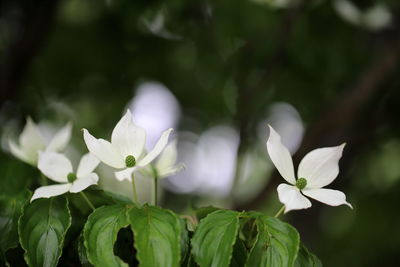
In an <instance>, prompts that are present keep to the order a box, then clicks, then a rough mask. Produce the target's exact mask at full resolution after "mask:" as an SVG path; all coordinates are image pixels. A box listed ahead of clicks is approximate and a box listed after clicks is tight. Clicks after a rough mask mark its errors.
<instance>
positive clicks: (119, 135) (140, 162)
mask: <svg viewBox="0 0 400 267" xmlns="http://www.w3.org/2000/svg"><path fill="white" fill-rule="evenodd" d="M171 132H172V128H170V129H168V130H166V131H164V132H163V133H162V135H161V137H160V139H159V140H158V141H157V143H156V145H155V146H154V148H153V149H152V150H151V151H150V152H149V153H147V154H146V155H144V154H145V153H143V152H144V147H145V144H146V132H145V130H144V129H143V128H141V127H139V126H137V125H135V124H134V123H133V121H132V114H131V112H130V111H129V110H128V111H127V112H126V114H125V115H124V116H123V117H122V118H121V120H120V121H119V122H118V123H117V125H116V126H115V128H114V130H113V132H112V135H111V142H109V141H106V140H104V139H96V138H95V137H93V136H92V135H91V134H90V133H89V132H88V130H86V129H83V138H84V139H85V143H86V146H87V147H88V149H89V151H90V152H91V153H92V154H93V155H95V156H96V157H97V158H98V159H99V160H100V161H102V162H103V163H105V164H107V165H108V166H111V167H113V168H116V169H122V170H120V171H118V172H115V177H116V178H117V179H118V180H120V181H122V180H124V179H127V180H131V179H132V178H131V175H132V173H133V172H134V171H135V170H137V169H140V168H143V167H145V166H146V165H148V164H150V163H151V162H152V161H153V160H154V159H155V158H156V157H157V156H158V155H159V154H160V153H161V152H162V151H163V149H164V148H165V146H166V145H167V143H168V137H169V135H170V134H171Z"/></svg>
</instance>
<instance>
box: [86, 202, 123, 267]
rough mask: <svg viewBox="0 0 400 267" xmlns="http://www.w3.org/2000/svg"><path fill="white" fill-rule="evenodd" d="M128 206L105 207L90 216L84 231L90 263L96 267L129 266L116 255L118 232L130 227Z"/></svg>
mask: <svg viewBox="0 0 400 267" xmlns="http://www.w3.org/2000/svg"><path fill="white" fill-rule="evenodd" d="M129 209H130V207H129V206H126V205H113V206H103V207H101V208H98V209H96V210H95V211H94V212H93V213H92V214H90V216H89V218H88V220H87V222H86V224H85V227H84V231H83V237H84V244H85V247H86V253H87V257H88V259H89V261H90V262H91V263H92V264H93V265H95V266H105V267H113V266H128V264H126V263H125V262H123V261H122V260H121V259H120V258H118V257H117V256H115V255H114V243H115V241H116V240H117V235H118V231H119V230H120V229H121V228H123V227H126V226H127V225H128V220H127V211H129Z"/></svg>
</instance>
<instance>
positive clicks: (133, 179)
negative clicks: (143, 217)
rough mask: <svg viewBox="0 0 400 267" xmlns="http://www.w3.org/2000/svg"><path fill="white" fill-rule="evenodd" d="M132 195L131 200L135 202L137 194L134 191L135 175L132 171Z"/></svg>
mask: <svg viewBox="0 0 400 267" xmlns="http://www.w3.org/2000/svg"><path fill="white" fill-rule="evenodd" d="M132 195H133V201H135V202H136V203H138V202H139V201H138V196H137V192H136V184H135V175H134V173H132Z"/></svg>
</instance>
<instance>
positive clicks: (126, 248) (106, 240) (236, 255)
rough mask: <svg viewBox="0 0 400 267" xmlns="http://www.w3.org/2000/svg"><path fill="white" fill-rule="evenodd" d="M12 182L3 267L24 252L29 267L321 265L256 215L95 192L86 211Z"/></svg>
mask: <svg viewBox="0 0 400 267" xmlns="http://www.w3.org/2000/svg"><path fill="white" fill-rule="evenodd" d="M5 177H10V176H8V175H6V176H5ZM13 178H15V177H13ZM11 180H12V179H10V178H8V179H3V182H4V184H3V183H2V185H5V187H3V188H2V190H6V191H9V194H7V193H6V192H4V193H2V194H1V199H0V206H1V209H0V213H1V214H0V216H1V218H2V220H1V221H0V232H1V236H2V238H1V240H0V242H1V244H0V245H1V252H2V254H1V257H2V263H6V264H7V265H12V266H14V265H16V263H15V262H13V260H15V259H14V258H15V255H14V257H13V255H12V254H17V253H18V249H10V248H15V247H22V248H23V250H24V259H25V262H26V263H27V264H28V265H29V266H56V265H57V264H60V265H65V264H67V263H69V264H79V263H78V261H80V263H81V264H82V265H83V266H93V265H94V266H107V267H109V266H129V265H128V264H127V263H126V262H129V263H130V264H131V265H134V264H137V263H138V264H139V266H321V263H320V262H319V260H318V259H317V258H316V257H315V256H314V255H313V254H311V253H310V252H308V250H307V249H306V248H305V247H304V246H303V245H301V243H300V239H299V234H298V232H297V231H296V230H295V229H294V228H293V227H292V226H290V225H289V224H287V223H284V222H282V221H280V220H279V219H277V218H273V217H269V216H266V215H264V214H262V213H258V212H236V211H231V210H220V209H217V208H211V207H207V208H200V209H197V210H195V211H194V213H193V214H192V215H191V216H180V215H178V214H176V213H174V212H172V211H170V210H166V209H163V208H160V207H157V206H149V205H144V206H138V205H136V204H134V203H132V202H131V201H130V200H128V199H124V198H121V197H119V196H116V195H111V194H109V193H105V192H103V191H101V190H97V189H92V190H89V191H88V192H87V193H88V197H90V198H91V200H92V201H93V202H94V203H95V205H96V206H97V208H96V209H95V210H94V211H93V212H92V211H91V210H89V209H88V208H86V207H84V204H83V203H84V202H83V201H82V199H81V198H80V196H79V195H78V194H67V195H63V196H57V197H53V198H50V199H38V200H35V201H33V202H31V203H30V202H29V199H30V196H31V192H29V190H27V189H26V186H21V183H18V185H17V184H16V183H12V182H10V181H11ZM13 180H14V181H15V179H13ZM22 180H23V179H22ZM25 185H26V184H25ZM12 188H13V189H14V190H10V189H12ZM19 252H20V253H21V250H20V251H19ZM71 261H72V262H71ZM75 261H76V262H75Z"/></svg>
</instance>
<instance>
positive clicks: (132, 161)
mask: <svg viewBox="0 0 400 267" xmlns="http://www.w3.org/2000/svg"><path fill="white" fill-rule="evenodd" d="M125 164H126V167H128V168H131V167H134V166H135V165H136V159H135V157H134V156H132V155H129V156H127V157H126V158H125Z"/></svg>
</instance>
